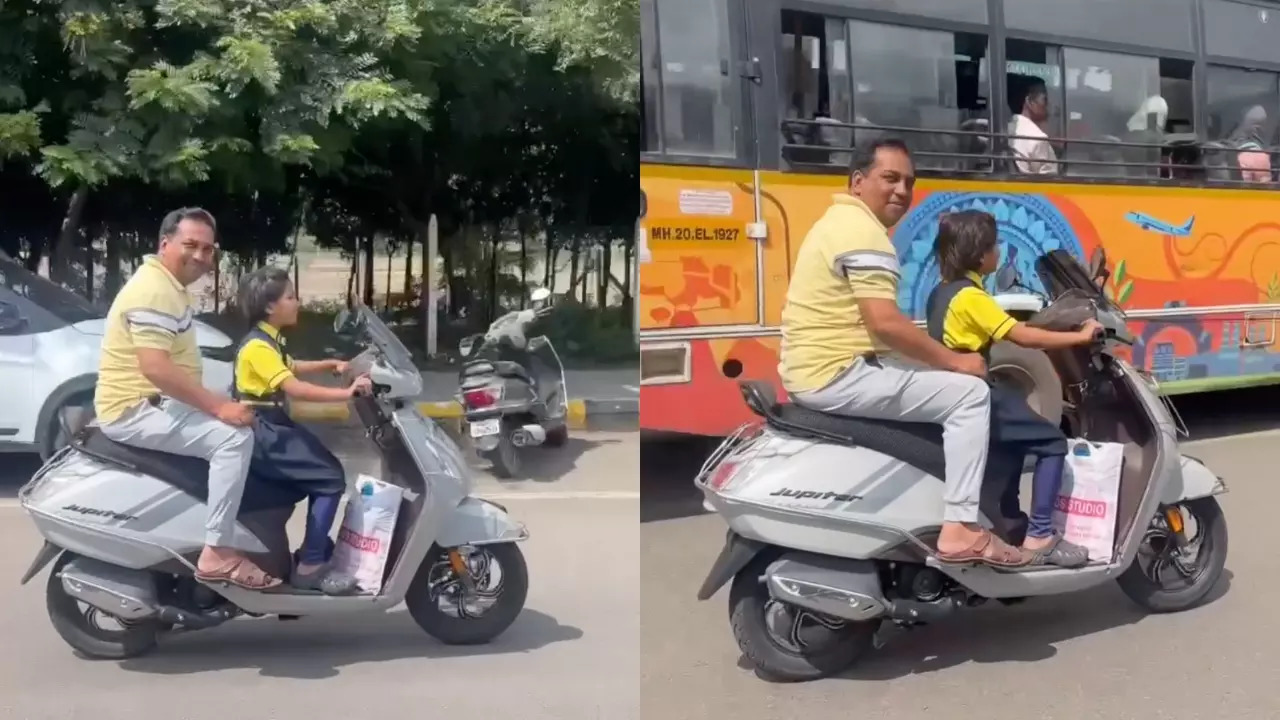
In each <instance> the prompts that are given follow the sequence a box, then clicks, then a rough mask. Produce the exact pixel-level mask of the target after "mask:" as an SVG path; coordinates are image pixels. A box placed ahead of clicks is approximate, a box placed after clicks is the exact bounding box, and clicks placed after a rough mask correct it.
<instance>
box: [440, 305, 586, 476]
mask: <svg viewBox="0 0 1280 720" xmlns="http://www.w3.org/2000/svg"><path fill="white" fill-rule="evenodd" d="M529 299H530V301H531V302H530V307H529V308H528V309H525V310H516V311H512V312H509V313H507V314H505V315H503V316H502V317H500V318H498V319H497V320H494V321H493V324H492V325H490V326H489V331H488V332H486V333H485V334H483V335H472V336H470V337H467V338H464V339H463V340H462V342H461V343H460V344H459V346H458V349H459V350H461V352H462V357H463V367H462V371H461V372H459V373H458V384H459V389H458V399H459V400H460V401H461V402H462V407H463V410H464V412H465V415H466V419H467V423H468V425H469V427H470V435H471V439H472V441H473V442H474V444H475V446H476V450H477V451H478V452H479V453H480V456H481V457H483V458H485V459H486V460H488V461H489V462H491V463H493V472H494V474H495V475H497V476H498V477H502V478H510V477H515V476H516V474H518V473H519V472H520V465H521V462H520V448H525V447H532V446H535V445H549V446H551V447H559V446H561V445H564V444H565V442H566V441H568V439H569V426H568V424H567V422H568V411H569V404H568V400H567V397H566V394H565V393H566V390H565V381H564V365H562V364H561V362H560V356H559V355H557V354H556V349H555V347H553V346H552V344H551V341H550V340H549V339H547V338H546V337H545V336H537V337H532V338H530V337H528V330H529V328H530V326H531V325H533V323H534V322H535V321H537V320H538V319H540V318H543V317H546V316H547V315H548V314H550V313H551V310H552V303H551V291H550V290H548V289H546V288H537V289H536V290H534V291H533V292H532V293H531V294H530V296H529Z"/></svg>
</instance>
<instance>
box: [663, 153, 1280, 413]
mask: <svg viewBox="0 0 1280 720" xmlns="http://www.w3.org/2000/svg"><path fill="white" fill-rule="evenodd" d="M763 175H764V182H763V186H764V188H765V192H764V194H763V198H762V200H763V204H762V209H763V211H764V215H765V219H766V221H767V222H768V225H769V239H768V241H767V242H766V244H765V247H764V252H763V262H764V266H763V273H764V277H763V280H762V283H761V287H762V288H763V291H764V302H763V303H759V304H758V303H757V285H756V271H757V259H756V246H755V243H754V242H753V241H752V240H750V239H748V238H746V237H745V234H739V235H738V236H737V237H733V238H730V237H729V233H727V232H726V231H724V230H720V234H719V235H718V236H717V235H716V232H717V228H723V227H728V226H730V225H731V224H733V223H739V224H738V227H745V223H747V222H750V220H751V219H752V216H753V213H754V209H753V198H752V196H751V194H750V192H749V190H750V186H749V185H748V184H747V182H749V180H750V176H749V174H747V173H743V172H741V171H727V170H709V169H704V168H699V169H686V168H672V167H660V168H657V169H655V168H654V167H653V166H645V167H644V168H643V172H642V183H641V184H642V187H643V188H644V190H645V192H646V194H647V197H648V202H649V214H648V217H647V218H646V219H645V223H646V225H647V226H648V227H649V228H659V229H660V235H661V236H660V237H658V238H656V239H655V238H653V236H652V235H651V239H650V243H649V244H650V250H651V252H652V254H653V262H650V263H646V264H644V265H642V266H641V269H640V276H641V278H640V293H639V295H640V298H639V299H640V303H641V308H640V310H641V317H642V320H641V326H642V328H644V329H646V330H658V329H661V328H671V327H684V328H695V327H701V328H706V329H707V331H708V334H712V333H713V332H714V328H715V327H716V326H720V325H754V324H756V323H757V321H758V319H759V313H758V307H759V308H762V309H763V318H762V319H763V325H764V326H765V327H775V328H776V327H777V325H778V323H779V321H780V316H781V310H782V304H783V302H784V299H785V294H786V286H787V280H788V278H789V274H790V273H789V266H790V263H791V262H792V261H794V258H795V254H796V252H797V251H798V249H799V247H800V243H801V242H802V241H803V239H804V235H805V233H806V232H807V231H808V229H809V228H810V227H811V226H812V225H813V223H814V222H815V221H816V220H817V219H818V217H820V216H821V214H822V213H823V212H824V211H825V210H826V209H827V207H828V206H829V205H830V202H831V194H832V193H834V192H840V191H841V190H842V189H843V178H841V177H839V176H806V175H793V174H781V173H764V174H763ZM690 188H695V189H701V190H703V191H710V190H715V191H719V192H720V193H722V194H723V195H724V196H725V197H727V198H731V200H732V202H731V203H728V205H730V206H731V207H726V208H722V209H721V210H720V212H721V213H722V214H721V215H719V216H716V217H714V218H710V217H703V216H699V215H697V214H689V213H682V212H680V211H679V209H678V208H677V200H676V198H677V197H678V196H679V194H680V191H681V190H686V189H690ZM966 208H978V209H985V210H987V211H989V212H991V213H992V214H993V215H995V216H996V218H997V221H998V224H999V230H1000V239H1001V245H1002V262H1012V263H1014V264H1015V265H1016V266H1017V268H1018V271H1019V275H1020V276H1021V278H1022V279H1023V281H1024V283H1025V284H1027V285H1029V286H1031V287H1032V288H1035V289H1040V280H1039V278H1038V277H1037V276H1036V274H1035V273H1034V271H1033V266H1034V262H1035V259H1036V258H1037V257H1038V256H1039V255H1040V254H1042V253H1043V252H1045V251H1047V250H1053V249H1059V248H1061V249H1066V250H1068V251H1069V252H1071V254H1073V255H1075V256H1076V257H1078V258H1081V259H1082V260H1084V259H1086V258H1087V257H1088V256H1089V254H1090V253H1091V252H1092V251H1093V249H1094V248H1095V247H1097V246H1099V245H1102V246H1103V247H1105V249H1106V251H1107V255H1108V259H1109V265H1110V268H1111V271H1112V281H1111V282H1110V283H1109V285H1108V288H1107V289H1108V292H1109V293H1110V295H1111V297H1112V298H1113V299H1114V300H1115V301H1116V302H1118V303H1119V304H1120V305H1121V306H1122V307H1124V308H1125V309H1127V310H1140V311H1148V312H1151V311H1159V310H1163V309H1170V308H1176V307H1210V306H1239V305H1248V304H1255V303H1262V304H1280V222H1271V221H1269V220H1266V221H1263V219H1265V218H1280V195H1276V194H1274V193H1273V192H1271V191H1265V190H1228V189H1221V190H1194V189H1190V188H1172V187H1158V186H1116V185H1086V184H1078V185H1070V184H1056V183H1055V184H1041V183H1036V184H1032V183H1005V182H982V181H942V180H932V179H924V180H921V181H920V183H919V184H918V185H917V189H916V200H915V204H914V205H913V207H912V209H911V211H910V212H909V213H908V214H907V216H906V217H904V218H903V220H902V221H901V222H900V223H899V224H898V226H897V227H896V228H895V231H894V233H893V242H894V246H895V248H896V249H897V251H898V254H899V259H900V261H901V263H902V268H903V277H902V285H901V291H900V292H901V294H900V296H899V299H900V301H901V303H902V306H903V309H904V311H906V312H908V313H910V314H911V315H912V316H914V317H917V318H919V317H922V314H923V313H922V308H923V302H924V297H925V296H926V295H927V294H928V292H929V291H930V290H931V289H932V287H933V285H934V284H935V283H936V282H937V269H936V265H935V264H934V262H933V260H932V259H931V257H930V251H931V249H932V246H933V237H934V233H935V232H936V230H937V222H938V216H939V215H940V214H941V213H943V212H947V211H950V210H953V209H966ZM1134 217H1139V218H1142V219H1145V220H1150V221H1151V222H1142V223H1140V222H1135V221H1134ZM1188 218H1192V219H1193V220H1194V222H1187V221H1188ZM1168 229H1173V230H1175V231H1176V232H1165V231H1164V230H1168ZM1275 315H1276V313H1274V312H1270V311H1267V312H1260V313H1258V314H1256V315H1255V316H1252V317H1249V316H1246V315H1245V314H1244V313H1242V312H1240V311H1238V310H1237V311H1234V312H1224V313H1216V314H1208V315H1199V316H1181V317H1169V318H1165V319H1159V318H1146V319H1134V321H1133V322H1132V330H1133V331H1134V332H1135V334H1136V335H1138V337H1139V338H1140V341H1139V343H1138V344H1137V345H1136V346H1135V347H1134V349H1133V359H1134V360H1135V363H1136V364H1137V365H1139V366H1141V367H1145V368H1147V369H1148V370H1150V371H1151V372H1152V373H1153V374H1155V375H1156V376H1157V377H1158V378H1160V379H1161V380H1162V381H1164V382H1174V383H1176V384H1175V385H1173V386H1169V387H1170V390H1171V391H1178V392H1183V391H1193V390H1198V389H1201V388H1206V387H1214V386H1219V385H1224V384H1225V385H1230V384H1238V383H1239V378H1241V377H1243V376H1254V379H1260V376H1271V377H1272V378H1274V377H1275V376H1276V375H1277V373H1280V341H1278V340H1277V335H1280V333H1277V328H1276V325H1277V320H1276V319H1275ZM768 335H769V333H768V331H766V332H765V333H764V334H763V336H760V337H737V338H723V339H713V340H706V341H701V340H700V341H696V342H694V343H693V358H692V363H691V364H692V366H693V367H692V370H693V376H694V378H695V380H694V382H693V383H692V384H691V385H688V386H653V387H647V388H645V390H646V392H645V393H644V394H643V397H642V413H643V414H649V413H648V412H647V408H649V407H650V406H649V405H647V404H646V403H648V402H649V398H654V399H655V400H656V399H658V398H660V397H665V396H667V395H670V396H671V399H672V401H673V402H675V400H676V398H677V397H680V398H681V399H680V401H679V402H680V405H681V406H682V408H683V411H684V412H689V410H688V408H689V407H690V406H691V403H696V404H697V405H699V406H700V407H703V408H705V409H706V411H707V413H708V417H707V418H706V419H705V420H706V421H707V422H711V420H712V417H711V416H713V415H715V413H717V412H720V413H723V412H724V408H725V404H724V403H732V404H734V405H741V400H740V399H739V396H738V390H737V387H736V383H735V380H736V379H738V378H756V377H758V378H770V379H776V365H777V337H776V335H775V336H768ZM727 370H728V371H732V372H731V373H730V374H731V375H732V377H727V376H726V371H727ZM706 375H711V376H712V377H713V378H714V379H710V378H707V377H706ZM694 386H696V388H697V389H696V391H694ZM717 386H718V387H717ZM682 387H683V388H685V389H684V391H683V393H681V392H680V388H682ZM658 391H662V392H658ZM691 391H694V392H696V395H697V398H696V399H691V398H690V397H689V393H690V392H691ZM665 404H666V403H665V402H663V403H660V404H659V405H655V406H653V412H655V413H656V412H659V411H660V405H665ZM697 412H700V410H699V411H697ZM734 415H735V418H736V416H737V413H734ZM744 418H745V416H744ZM732 419H734V418H729V417H721V418H720V419H719V420H718V422H719V424H721V425H723V424H724V423H725V422H729V421H731V420H732ZM644 422H645V421H644V418H643V417H642V423H644ZM690 422H693V420H692V418H691V420H690ZM700 424H701V423H700ZM689 431H694V430H691V429H690V430H689Z"/></svg>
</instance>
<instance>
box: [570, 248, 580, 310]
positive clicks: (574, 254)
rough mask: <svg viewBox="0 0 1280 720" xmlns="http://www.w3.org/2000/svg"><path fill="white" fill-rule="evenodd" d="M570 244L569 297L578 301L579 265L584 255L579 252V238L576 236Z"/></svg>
mask: <svg viewBox="0 0 1280 720" xmlns="http://www.w3.org/2000/svg"><path fill="white" fill-rule="evenodd" d="M569 242H570V245H569V296H570V297H572V298H574V299H575V300H576V299H577V297H578V296H577V291H578V265H579V263H580V262H581V261H582V253H581V252H579V251H578V236H577V235H576V234H575V235H574V236H573V238H572V239H571V240H570V241H569Z"/></svg>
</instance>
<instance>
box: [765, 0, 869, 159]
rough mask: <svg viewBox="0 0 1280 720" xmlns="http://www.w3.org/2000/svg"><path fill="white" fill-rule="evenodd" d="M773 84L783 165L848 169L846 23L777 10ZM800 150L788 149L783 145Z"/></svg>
mask: <svg viewBox="0 0 1280 720" xmlns="http://www.w3.org/2000/svg"><path fill="white" fill-rule="evenodd" d="M781 40H782V45H781V47H780V48H779V53H778V77H779V79H780V82H779V84H778V86H779V89H780V92H781V93H782V98H781V100H782V107H783V108H784V117H783V123H782V139H783V143H784V149H783V153H784V155H785V157H786V158H787V161H788V162H791V163H798V164H810V165H841V166H843V165H847V164H848V163H849V159H850V158H849V153H847V152H832V151H831V150H827V149H826V148H849V147H852V146H853V131H852V130H851V129H850V128H848V127H842V125H848V124H849V123H851V122H853V83H852V81H851V79H850V76H849V49H848V42H847V39H846V36H845V23H844V21H843V20H839V19H836V18H826V17H823V16H821V15H815V14H813V13H805V12H796V11H792V10H783V11H782V35H781ZM795 145H799V146H805V147H787V146H795Z"/></svg>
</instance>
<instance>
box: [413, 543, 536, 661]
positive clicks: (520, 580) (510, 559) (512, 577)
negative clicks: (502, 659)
mask: <svg viewBox="0 0 1280 720" xmlns="http://www.w3.org/2000/svg"><path fill="white" fill-rule="evenodd" d="M485 549H486V550H487V551H488V552H489V553H491V554H492V555H493V559H494V560H496V561H497V563H498V566H499V567H500V568H502V586H503V587H502V594H501V595H500V596H499V597H498V601H497V603H496V604H495V605H494V606H493V607H492V608H490V609H489V611H488V612H486V613H484V614H483V615H481V616H480V617H477V618H459V617H454V616H452V615H448V614H446V613H444V612H443V611H441V610H440V607H439V605H437V604H436V602H435V601H434V600H433V599H432V598H431V593H430V588H429V587H428V585H427V575H428V574H429V573H430V571H431V566H432V565H433V564H434V563H435V561H436V559H437V558H438V557H439V554H440V552H442V551H441V549H440V548H439V547H433V548H432V550H431V552H430V553H429V554H428V555H427V557H426V559H424V560H423V561H422V565H421V566H419V568H418V572H417V575H416V576H415V577H414V578H413V583H412V584H411V585H410V587H409V592H408V593H406V594H405V598H404V602H405V606H406V607H407V608H408V610H409V616H410V617H412V618H413V621H414V622H416V623H418V627H420V628H422V631H423V632H425V633H426V634H428V635H430V636H431V637H433V638H435V639H436V640H439V641H440V642H442V643H444V644H445V645H483V644H485V643H487V642H490V641H492V640H493V639H494V638H496V637H498V636H499V635H501V634H502V633H504V632H506V630H507V628H509V627H511V624H512V623H514V622H515V621H516V618H517V617H519V616H520V613H521V612H522V611H523V610H524V603H525V600H526V599H527V598H528V596H529V566H528V564H527V563H526V562H525V559H524V553H522V552H520V546H519V545H517V544H516V543H502V544H499V545H486V546H485Z"/></svg>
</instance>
